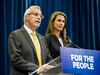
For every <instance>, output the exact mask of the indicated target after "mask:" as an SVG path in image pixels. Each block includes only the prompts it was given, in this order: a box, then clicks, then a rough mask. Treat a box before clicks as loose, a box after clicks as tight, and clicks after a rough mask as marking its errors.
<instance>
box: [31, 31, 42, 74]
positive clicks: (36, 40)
mask: <svg viewBox="0 0 100 75" xmlns="http://www.w3.org/2000/svg"><path fill="white" fill-rule="evenodd" d="M31 34H32V36H33V39H34V45H35V49H36V53H37V57H38V61H39V66H40V67H41V66H42V58H41V52H40V47H39V41H38V39H37V37H36V34H35V33H34V32H32V33H31ZM39 75H43V74H39Z"/></svg>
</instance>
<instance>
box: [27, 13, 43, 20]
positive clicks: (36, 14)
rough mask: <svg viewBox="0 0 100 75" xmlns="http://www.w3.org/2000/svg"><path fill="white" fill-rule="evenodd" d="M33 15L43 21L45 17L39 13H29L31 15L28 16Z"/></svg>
mask: <svg viewBox="0 0 100 75" xmlns="http://www.w3.org/2000/svg"><path fill="white" fill-rule="evenodd" d="M31 14H33V15H35V16H38V15H39V16H40V17H41V19H43V18H44V16H43V15H41V14H38V13H29V14H27V15H31Z"/></svg>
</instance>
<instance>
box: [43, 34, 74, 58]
mask: <svg viewBox="0 0 100 75" xmlns="http://www.w3.org/2000/svg"><path fill="white" fill-rule="evenodd" d="M45 38H46V40H47V44H48V48H49V50H50V53H51V56H52V57H53V58H56V57H58V56H59V55H60V47H61V44H60V42H59V40H58V39H57V37H56V36H50V35H48V36H45ZM66 39H69V38H68V37H67V38H66ZM62 40H63V45H64V46H66V45H68V44H69V42H66V41H64V39H63V37H62ZM68 47H72V45H69V46H68Z"/></svg>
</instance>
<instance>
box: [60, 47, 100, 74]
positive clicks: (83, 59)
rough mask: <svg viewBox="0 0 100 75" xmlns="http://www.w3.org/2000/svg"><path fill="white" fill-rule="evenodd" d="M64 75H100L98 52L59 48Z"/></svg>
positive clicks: (99, 53) (99, 52)
mask: <svg viewBox="0 0 100 75" xmlns="http://www.w3.org/2000/svg"><path fill="white" fill-rule="evenodd" d="M60 50H61V62H62V72H63V73H64V74H66V73H67V74H81V75H100V72H99V70H100V63H99V62H100V51H96V50H89V49H78V48H68V47H67V48H65V47H60Z"/></svg>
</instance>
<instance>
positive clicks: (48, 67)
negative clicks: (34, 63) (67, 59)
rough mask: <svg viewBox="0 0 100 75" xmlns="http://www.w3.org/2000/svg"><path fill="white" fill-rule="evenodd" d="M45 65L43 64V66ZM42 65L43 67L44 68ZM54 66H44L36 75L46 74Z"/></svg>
mask: <svg viewBox="0 0 100 75" xmlns="http://www.w3.org/2000/svg"><path fill="white" fill-rule="evenodd" d="M44 65H45V64H44ZM44 65H43V66H44ZM41 67H42V66H41ZM53 67H54V66H52V65H46V66H45V67H43V68H41V69H40V70H39V71H38V73H44V72H47V71H48V70H50V68H53Z"/></svg>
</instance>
